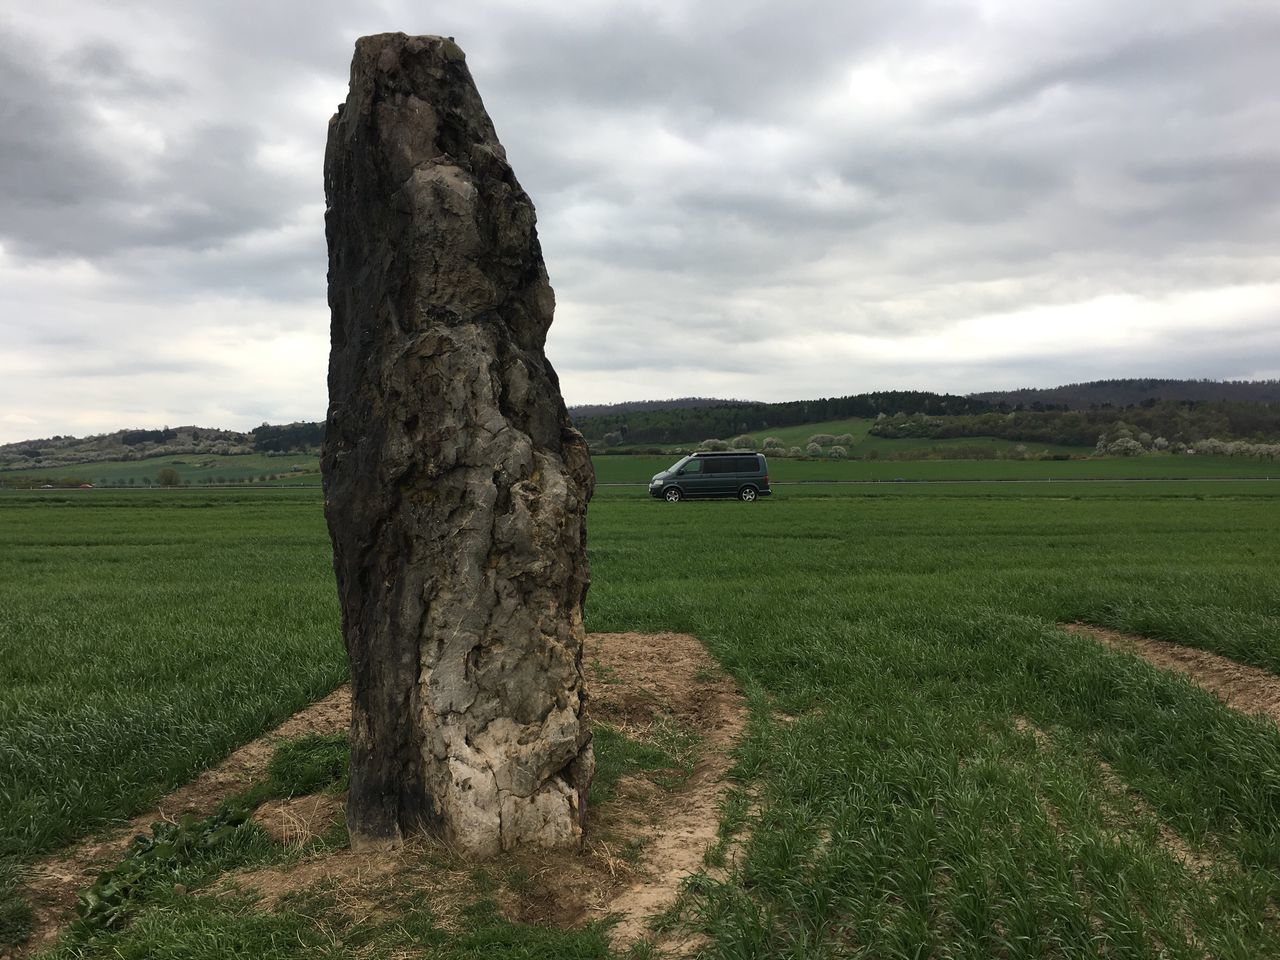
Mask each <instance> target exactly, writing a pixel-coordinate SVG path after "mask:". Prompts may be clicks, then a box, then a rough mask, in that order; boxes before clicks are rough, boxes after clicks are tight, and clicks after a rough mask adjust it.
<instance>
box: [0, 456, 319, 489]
mask: <svg viewBox="0 0 1280 960" xmlns="http://www.w3.org/2000/svg"><path fill="white" fill-rule="evenodd" d="M166 467H169V468H171V469H173V470H174V471H176V472H177V474H178V480H179V483H180V484H184V485H189V484H197V485H199V484H221V483H235V482H242V481H249V480H253V481H262V480H263V478H271V479H270V482H273V483H311V484H318V483H319V482H320V459H319V458H318V457H315V456H309V455H307V454H287V455H284V456H280V455H273V456H268V455H267V454H265V453H241V454H234V455H229V456H218V455H213V454H194V453H192V454H183V455H181V456H166V457H147V458H145V459H142V460H104V461H101V462H99V463H84V464H77V465H74V466H67V467H47V468H40V469H36V470H5V471H3V472H0V486H14V487H16V486H25V485H35V486H39V485H40V484H42V483H53V484H56V485H59V486H62V485H66V483H67V482H69V481H74V482H76V483H80V482H88V483H93V484H96V485H98V486H126V485H127V486H144V487H145V486H150V485H155V484H156V482H157V481H156V475H157V474H158V473H159V472H160V471H161V470H163V469H164V468H166Z"/></svg>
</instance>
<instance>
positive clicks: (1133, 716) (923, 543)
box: [0, 457, 1280, 958]
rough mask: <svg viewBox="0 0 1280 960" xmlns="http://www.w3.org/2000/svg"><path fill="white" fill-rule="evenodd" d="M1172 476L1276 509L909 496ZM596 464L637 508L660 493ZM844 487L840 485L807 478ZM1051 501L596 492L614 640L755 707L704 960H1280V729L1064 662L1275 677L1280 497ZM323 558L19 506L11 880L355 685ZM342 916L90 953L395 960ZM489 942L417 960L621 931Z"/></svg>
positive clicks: (25, 501)
mask: <svg viewBox="0 0 1280 960" xmlns="http://www.w3.org/2000/svg"><path fill="white" fill-rule="evenodd" d="M1163 464H1169V465H1170V466H1169V470H1170V472H1169V473H1166V474H1165V476H1172V475H1179V474H1180V475H1187V476H1196V477H1201V478H1203V477H1208V476H1216V475H1231V476H1241V477H1245V478H1257V477H1261V476H1265V473H1262V472H1260V471H1259V472H1254V471H1253V469H1252V468H1253V467H1254V466H1255V465H1253V464H1250V463H1248V462H1247V461H1243V462H1242V461H1221V462H1211V461H1209V460H1207V459H1202V458H1191V457H1187V458H1179V459H1177V460H1176V461H1175V460H1174V459H1173V458H1164V459H1157V458H1151V459H1146V460H1140V461H1123V460H1121V461H1083V462H1080V463H1079V465H1077V464H1076V463H1075V462H1072V463H1019V462H987V463H981V464H965V463H956V462H937V463H928V464H893V465H887V466H889V467H890V468H891V469H892V468H893V467H896V468H897V470H898V471H899V473H898V474H896V475H908V474H906V473H905V471H906V470H907V469H908V467H913V466H914V467H920V468H922V469H923V468H927V469H928V471H934V470H940V471H944V474H935V473H930V474H929V475H928V476H927V478H928V479H941V480H946V479H950V480H958V479H964V478H970V477H971V478H973V479H978V478H980V477H981V476H982V473H983V472H986V473H987V474H988V475H992V474H996V473H998V475H999V476H1000V477H1002V478H1004V479H1023V480H1027V481H1032V480H1036V478H1038V477H1043V474H1040V473H1035V472H1034V471H1037V470H1042V469H1043V468H1052V469H1053V470H1055V471H1057V470H1063V469H1065V468H1067V467H1074V468H1076V469H1077V470H1078V471H1079V472H1078V473H1077V474H1076V476H1078V477H1081V478H1083V477H1087V476H1090V475H1095V476H1099V477H1101V478H1102V479H1103V480H1113V481H1114V480H1118V479H1120V478H1123V477H1124V476H1132V475H1135V473H1136V475H1142V472H1143V471H1145V470H1150V469H1152V468H1153V465H1163ZM597 465H598V469H599V471H600V475H601V480H602V481H614V482H618V481H624V480H625V481H632V482H634V481H635V480H636V479H639V480H641V481H643V480H645V479H647V478H648V476H649V475H650V474H652V473H653V472H654V471H655V470H656V469H658V468H659V467H661V466H665V465H666V463H665V462H663V460H662V459H661V458H660V459H659V460H646V459H644V458H614V457H606V458H600V459H598V460H597ZM872 466H877V465H875V464H867V463H862V464H847V463H839V464H830V463H813V464H808V463H783V462H778V463H776V464H771V468H772V469H775V470H776V471H777V473H776V476H775V479H779V480H781V479H784V477H787V476H789V477H790V478H792V479H813V480H830V479H854V478H858V476H857V475H856V474H855V472H854V471H855V468H861V469H865V468H867V467H872ZM1175 468H1176V469H1175ZM828 469H837V470H842V471H848V473H842V474H839V475H838V476H835V477H833V476H831V475H819V474H818V473H816V472H815V473H814V474H812V475H808V474H806V473H805V472H804V471H809V470H812V471H818V470H828ZM1273 469H1274V466H1273ZM792 470H794V471H795V472H794V473H791V472H790V471H792ZM946 470H955V471H960V472H959V473H953V474H951V475H950V476H947V475H945V471H946ZM1006 470H1012V471H1030V472H1029V473H1023V474H1016V473H1015V474H1004V473H1001V471H1006ZM1090 471H1094V473H1093V474H1091V473H1090ZM1191 471H1198V472H1191ZM893 475H895V474H892V473H891V475H890V479H891V478H892V476H893ZM1055 475H1056V474H1055ZM1063 476H1064V477H1065V476H1066V474H1065V473H1064V474H1063ZM863 478H866V479H875V477H870V476H864V477H863ZM920 478H921V479H924V478H926V477H925V475H921V477H920ZM1051 486H1052V485H1051V484H1047V483H1044V482H1043V481H1042V480H1041V481H1040V482H1035V483H1032V482H1027V483H993V484H982V485H964V484H959V483H949V484H941V483H940V484H882V485H863V486H858V485H843V484H834V483H828V484H815V485H813V486H795V487H788V486H780V487H779V488H778V491H777V494H776V495H775V496H774V497H773V498H772V499H771V500H769V501H765V502H761V503H757V504H753V505H744V504H739V503H736V502H709V503H682V504H676V505H670V504H665V503H658V502H653V501H651V500H650V499H649V498H648V497H647V496H646V495H645V493H644V491H643V490H641V489H638V488H634V487H616V488H608V487H602V488H601V495H600V496H599V498H598V499H597V501H596V502H595V503H594V504H593V506H592V510H591V515H590V554H591V560H592V565H593V585H592V588H591V593H590V596H589V598H588V604H587V618H588V626H589V628H590V629H591V630H595V631H607V630H652V631H659V630H679V631H687V632H690V633H693V634H695V635H697V636H699V637H700V638H702V639H703V641H704V642H705V643H707V645H708V646H709V648H710V649H711V650H712V652H713V653H714V654H715V655H716V656H717V657H718V658H719V659H720V661H721V662H722V663H723V664H724V665H725V667H726V668H727V669H728V670H729V671H730V672H731V673H732V674H733V675H734V676H735V677H736V678H737V679H738V681H739V683H740V684H741V686H742V687H743V689H744V691H746V693H747V694H748V697H749V699H750V701H751V703H752V707H753V722H752V725H751V728H750V730H749V733H748V736H747V738H746V740H745V741H744V742H743V744H742V745H741V747H740V749H739V753H738V760H737V767H736V769H735V773H734V777H735V781H736V785H737V787H738V788H739V789H740V790H742V791H745V793H746V794H747V795H749V796H750V797H751V798H753V800H754V803H753V804H752V805H751V806H750V808H749V809H750V812H749V813H747V814H746V815H745V819H743V817H742V816H741V810H739V817H738V819H740V820H743V823H742V828H743V829H742V832H741V834H740V836H741V839H742V843H743V847H742V850H741V854H740V856H739V857H738V858H737V859H736V860H735V861H733V862H731V863H730V865H729V867H728V869H727V872H726V873H725V874H724V875H722V876H713V875H710V874H709V875H706V876H701V877H697V878H694V880H692V881H691V882H690V883H689V884H688V885H687V892H686V896H685V898H684V900H683V901H682V902H683V912H682V915H681V917H680V918H679V922H682V923H684V924H687V925H688V926H690V927H692V928H694V929H698V930H701V931H702V932H703V933H705V935H706V936H707V937H708V938H709V939H708V946H707V954H706V955H707V956H717V957H734V958H746V957H761V958H764V957H769V958H773V957H794V958H799V957H867V958H872V957H875V958H879V957H939V958H941V957H973V958H979V957H1028V958H1030V957H1063V958H1074V957H1124V958H1139V957H1187V958H1190V957H1203V956H1213V957H1230V958H1255V957H1275V956H1280V926H1278V925H1277V921H1276V911H1275V904H1276V902H1277V901H1278V899H1280V777H1278V776H1277V771H1280V733H1278V732H1277V730H1276V727H1275V726H1274V725H1272V724H1270V723H1266V722H1263V721H1261V720H1258V719H1254V718H1249V717H1245V716H1241V715H1238V714H1235V713H1233V712H1231V711H1230V710H1228V709H1226V708H1225V707H1223V706H1221V705H1220V704H1219V703H1218V702H1217V701H1216V700H1214V699H1213V698H1212V697H1210V696H1209V695H1207V694H1205V693H1202V692H1200V691H1199V690H1197V689H1194V688H1192V687H1191V686H1190V685H1189V684H1188V683H1187V682H1185V681H1184V680H1181V679H1178V678H1176V677H1174V676H1171V675H1168V674H1165V673H1161V672H1159V671H1157V670H1155V669H1154V668H1152V667H1150V666H1149V665H1147V664H1146V663H1145V662H1143V661H1140V660H1138V659H1136V658H1135V657H1133V656H1130V655H1127V654H1120V653H1114V652H1110V651H1109V650H1107V649H1104V648H1102V647H1100V646H1098V645H1096V644H1094V643H1093V642H1092V641H1089V640H1087V639H1084V638H1081V637H1077V636H1073V635H1070V634H1068V633H1066V632H1064V631H1063V630H1062V629H1060V627H1059V624H1061V623H1064V622H1070V621H1076V620H1079V621H1085V622H1090V623H1094V624H1099V625H1104V626H1110V627H1113V628H1117V629H1122V630H1128V631H1133V632H1137V633H1143V634H1146V635H1149V636H1154V637H1159V638H1165V639H1172V640H1176V641H1180V642H1182V643H1185V644H1190V645H1194V646H1200V647H1203V648H1206V649H1212V650H1217V651H1220V652H1223V653H1226V654H1228V655H1230V656H1232V657H1235V658H1237V659H1239V660H1241V661H1244V662H1248V663H1252V664H1256V665H1260V666H1263V667H1265V668H1267V669H1269V670H1280V591H1278V590H1277V585H1278V584H1277V576H1276V572H1275V571H1276V570H1277V569H1280V484H1275V483H1270V482H1267V481H1264V480H1261V479H1245V480H1242V481H1240V482H1237V483H1230V484H1227V483H1224V484H1213V483H1208V482H1204V481H1203V480H1200V481H1193V482H1191V483H1185V484H1178V483H1151V484H1139V483H1127V484H1126V483H1120V482H1112V483H1099V484H1096V485H1094V484H1076V485H1064V487H1067V489H1063V490H1061V491H1058V490H1051ZM1029 493H1030V494H1032V495H1028V494H1029ZM1046 493H1048V495H1045V494H1046ZM328 559H329V554H328V542H327V539H326V536H325V532H324V524H323V520H322V517H321V515H320V505H319V496H318V492H317V491H315V490H299V491H290V490H272V489H261V490H258V489H254V490H209V491H194V490H192V491H155V492H138V491H131V492H124V491H122V492H118V493H117V492H113V491H101V490H97V491H85V492H83V493H80V492H73V493H63V492H50V491H46V492H44V493H24V492H7V493H6V492H0V644H2V645H3V648H2V649H0V655H2V656H3V663H4V670H3V672H2V673H0V855H2V856H4V857H8V858H10V860H11V861H17V862H25V861H29V860H30V859H32V858H33V857H35V856H37V855H38V854H39V853H41V852H43V851H47V850H50V849H52V848H54V847H55V846H57V845H58V844H61V843H64V842H66V841H68V840H69V839H71V838H73V837H76V836H79V835H83V834H84V833H85V832H86V831H89V830H91V829H92V828H93V827H94V826H95V825H98V824H101V823H102V822H104V821H106V820H110V819H112V818H118V817H121V816H124V815H126V814H128V813H131V812H134V811H137V810H140V809H143V808H145V806H146V805H147V803H148V802H149V801H151V800H152V799H154V797H155V796H156V794H157V793H158V792H159V791H161V790H163V789H164V788H166V787H167V786H170V785H172V784H175V783H177V782H180V781H181V780H183V779H184V778H186V777H188V776H189V775H190V774H191V773H192V772H193V771H195V770H197V769H199V768H200V767H202V766H204V765H207V764H208V763H210V762H211V761H213V760H215V759H216V758H218V757H219V756H221V755H223V754H225V753H226V752H227V750H229V749H230V748H231V747H232V746H234V745H235V744H237V743H240V742H243V741H244V740H246V739H248V738H250V737H252V736H254V735H255V734H256V733H258V732H260V731H262V730H264V729H266V728H268V727H269V726H270V725H272V724H273V723H274V722H276V721H278V720H279V719H280V718H282V717H283V716H285V715H287V714H288V713H290V712H291V711H293V710H296V709H297V708H298V707H300V706H301V705H303V704H305V703H306V702H308V701H310V700H313V699H315V698H317V697H318V696H319V695H321V694H322V693H324V692H325V691H326V690H328V689H330V688H332V687H333V686H334V685H336V684H337V683H339V682H340V681H341V679H342V676H343V659H342V655H341V647H340V642H339V637H338V627H337V620H336V617H337V604H336V601H335V599H334V591H333V587H332V582H331V574H330V570H329V563H328ZM1170 836H1174V837H1175V838H1181V843H1183V844H1185V845H1186V846H1187V847H1188V848H1190V849H1191V850H1193V851H1195V852H1196V853H1197V855H1198V856H1199V857H1200V858H1201V859H1202V861H1203V866H1201V867H1197V866H1196V865H1195V864H1189V863H1188V862H1186V861H1185V860H1183V859H1179V857H1178V856H1176V855H1175V854H1174V853H1173V852H1171V850H1172V848H1171V846H1170V842H1169V837H1170ZM2 888H3V876H0V889H2ZM314 910H315V907H314V905H308V904H305V903H296V904H291V903H281V904H279V905H277V906H276V907H275V909H274V911H270V912H267V911H263V910H261V909H259V908H256V907H254V906H253V905H252V904H251V903H249V904H241V903H239V902H231V901H226V900H220V899H218V898H215V897H203V896H200V895H199V891H198V890H193V891H192V894H191V895H187V896H184V897H182V898H180V899H178V900H174V899H170V900H168V901H165V902H163V903H161V904H158V905H156V906H154V907H147V908H144V909H143V910H142V912H141V913H140V915H139V916H138V917H137V919H136V920H135V921H134V924H133V926H131V927H130V928H128V929H126V930H125V931H124V932H122V933H118V934H111V935H109V936H108V935H103V939H99V940H94V939H92V938H90V939H88V940H84V941H81V942H79V944H80V945H79V946H76V945H75V944H71V945H68V946H67V947H66V949H65V951H64V952H63V953H62V954H61V955H63V956H67V957H71V956H99V955H101V956H115V955H120V956H133V957H143V956H174V957H176V956H184V957H186V956H192V957H196V956H198V957H205V956H207V957H211V958H212V957H215V956H219V955H232V953H231V952H230V951H231V949H232V946H235V945H239V946H236V947H235V948H236V949H240V950H248V949H249V948H247V947H245V946H244V944H247V943H254V944H260V945H261V946H260V948H258V947H256V948H254V949H258V950H259V952H257V953H252V952H244V953H241V954H238V955H244V956H249V955H255V956H258V955H260V956H270V957H280V958H286V957H298V958H302V957H312V956H334V957H337V956H345V955H350V954H351V953H353V952H355V950H356V948H357V947H360V946H361V944H362V943H365V941H357V939H354V938H355V933H352V932H350V930H351V929H353V928H349V927H344V926H342V924H340V923H337V922H336V921H335V922H334V923H333V924H325V923H323V922H321V920H322V919H323V918H320V919H317V917H316V915H315V913H314ZM308 911H311V912H308ZM2 916H3V907H2V905H0V917H2ZM669 919H670V918H669ZM407 922H408V921H406V923H407ZM406 929H408V927H406ZM483 933H484V936H483V937H481V935H480V933H476V932H474V931H473V932H472V933H468V934H465V935H461V936H460V938H459V939H452V940H451V939H448V938H447V937H445V934H443V933H441V932H440V931H438V930H437V931H435V932H434V933H433V934H432V936H436V937H437V939H435V940H431V941H430V943H432V944H434V945H435V946H433V947H432V948H431V949H434V950H436V951H437V952H436V953H426V954H423V955H431V956H442V957H455V956H456V957H473V956H485V957H547V958H551V957H557V956H570V957H604V956H607V955H608V954H607V948H606V946H605V945H604V941H603V940H602V939H601V938H600V937H599V933H598V931H595V930H593V929H588V930H586V931H581V932H570V933H564V934H552V933H549V932H547V931H545V930H538V929H534V928H530V927H520V926H518V925H517V926H510V927H507V926H493V925H489V926H484V927H483ZM347 936H350V937H352V938H353V939H351V940H350V941H349V942H348V941H346V940H344V939H343V938H344V937H347ZM439 937H445V939H439ZM477 937H479V938H480V939H475V938H477ZM254 938H258V939H254ZM468 938H470V939H468ZM201 944H203V946H199V945H201ZM228 945H231V946H228ZM218 950H223V951H224V952H223V953H222V954H219V953H218V952H217V951H218ZM77 951H80V952H77ZM95 951H96V952H95ZM116 951H118V953H117V952H116ZM371 955H376V956H384V955H385V956H391V955H407V954H393V953H386V954H382V953H374V954H371ZM415 955H416V954H415Z"/></svg>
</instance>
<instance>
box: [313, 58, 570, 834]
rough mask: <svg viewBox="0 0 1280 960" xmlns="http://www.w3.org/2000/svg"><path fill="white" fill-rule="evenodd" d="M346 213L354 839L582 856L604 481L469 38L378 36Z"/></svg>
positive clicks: (357, 73) (336, 372)
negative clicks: (554, 347)
mask: <svg viewBox="0 0 1280 960" xmlns="http://www.w3.org/2000/svg"><path fill="white" fill-rule="evenodd" d="M325 197H326V200H327V202H328V209H327V212H326V214H325V232H326V235H327V238H328V243H329V306H330V309H331V311H332V352H331V355H330V361H329V398H330V401H329V415H328V424H327V434H326V439H325V449H324V458H323V471H324V487H325V516H326V518H327V520H328V524H329V532H330V535H331V537H332V539H333V546H334V567H335V571H336V574H337V581H338V592H339V595H340V598H341V602H342V624H343V632H344V635H345V640H346V644H347V653H348V659H349V661H350V666H351V681H352V696H353V707H352V725H351V734H352V736H351V747H352V752H351V790H350V794H349V800H348V815H347V819H348V825H349V827H350V829H351V834H352V838H353V841H354V842H355V843H356V844H364V845H368V844H394V843H396V842H398V841H399V840H400V838H401V837H402V836H403V835H404V834H405V833H406V832H411V831H415V830H420V829H424V828H428V829H430V828H434V829H438V830H440V831H442V832H443V834H444V835H445V837H446V838H448V839H449V840H451V841H452V842H454V843H456V844H458V845H460V846H461V847H463V848H464V849H466V850H468V851H470V852H472V853H474V854H477V855H490V854H493V853H496V852H498V851H500V850H506V849H511V848H513V847H515V846H517V845H520V844H533V845H540V846H553V845H559V844H563V843H570V842H574V841H575V840H577V839H578V838H579V837H580V836H581V830H582V821H583V816H584V813H585V807H586V793H587V787H588V785H589V783H590V780H591V775H592V772H593V768H594V762H593V759H592V753H591V737H590V732H589V730H588V729H587V726H586V723H585V720H584V717H583V713H582V708H583V701H584V692H583V680H582V641H583V627H582V603H583V600H584V598H585V596H586V591H587V585H588V571H587V561H586V510H587V501H588V499H589V498H590V496H591V492H592V488H593V484H594V477H593V475H592V470H591V461H590V458H589V457H588V454H587V448H586V444H585V443H584V441H583V439H582V437H581V435H580V434H578V433H577V431H576V430H574V429H573V427H572V425H571V424H570V421H569V418H568V416H567V414H566V412H565V406H564V401H563V400H562V398H561V395H560V387H559V381H558V379H557V377H556V374H555V371H554V370H553V369H552V368H551V365H550V364H549V363H548V362H547V359H546V356H545V355H544V352H543V346H544V344H545V341H546V335H547V328H548V327H549V326H550V324H551V319H552V312H553V309H554V305H555V300H554V296H553V294H552V291H551V286H550V284H549V283H548V281H547V273H546V268H545V266H544V264H543V260H542V251H541V247H540V246H539V244H538V238H537V233H536V230H535V227H534V222H535V217H534V210H533V204H532V203H531V202H530V200H529V198H528V196H527V195H526V194H525V192H524V191H523V190H522V189H521V188H520V184H519V183H518V182H517V181H516V178H515V175H514V174H513V173H512V171H511V167H510V166H509V165H508V164H507V160H506V154H505V152H504V151H503V148H502V146H501V144H499V142H498V138H497V135H496V134H495V133H494V129H493V124H492V123H491V122H490V120H489V117H488V114H487V113H486V112H485V109H484V105H483V104H482V103H481V100H480V96H479V94H478V93H477V92H476V88H475V85H474V83H473V82H472V79H471V74H470V72H469V71H468V69H467V66H466V62H465V60H464V57H463V53H462V51H461V50H460V49H459V48H458V46H457V45H456V44H455V43H454V42H453V41H452V40H449V39H445V38H441V37H409V36H405V35H404V34H383V35H379V36H373V37H364V38H362V39H360V40H359V41H357V43H356V51H355V57H354V59H353V61H352V64H351V86H350V90H349V93H348V96H347V101H346V103H345V104H343V105H342V106H341V107H339V109H338V113H337V115H335V116H334V118H333V119H332V120H331V121H330V124H329V142H328V149H327V152H326V155H325Z"/></svg>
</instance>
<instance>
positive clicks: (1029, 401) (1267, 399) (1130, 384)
mask: <svg viewBox="0 0 1280 960" xmlns="http://www.w3.org/2000/svg"><path fill="white" fill-rule="evenodd" d="M972 396H973V397H975V398H977V399H979V400H985V401H987V402H988V403H991V404H994V405H996V406H1003V407H1007V408H1009V409H1062V410H1088V409H1090V408H1092V407H1102V406H1112V407H1133V406H1139V405H1141V404H1143V403H1158V402H1160V401H1162V400H1168V401H1174V402H1189V403H1214V402H1218V401H1233V402H1236V403H1264V404H1277V403H1280V380H1168V379H1124V380H1091V381H1089V382H1088V383H1068V384H1064V385H1062V386H1060V387H1048V388H1044V389H1022V390H987V391H983V392H981V393H975V394H972Z"/></svg>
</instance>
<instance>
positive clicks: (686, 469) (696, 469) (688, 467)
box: [680, 460, 703, 474]
mask: <svg viewBox="0 0 1280 960" xmlns="http://www.w3.org/2000/svg"><path fill="white" fill-rule="evenodd" d="M702 464H703V461H702V460H690V461H689V462H688V463H686V464H685V465H684V466H683V467H681V468H680V472H681V473H683V474H690V473H701V472H702Z"/></svg>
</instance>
